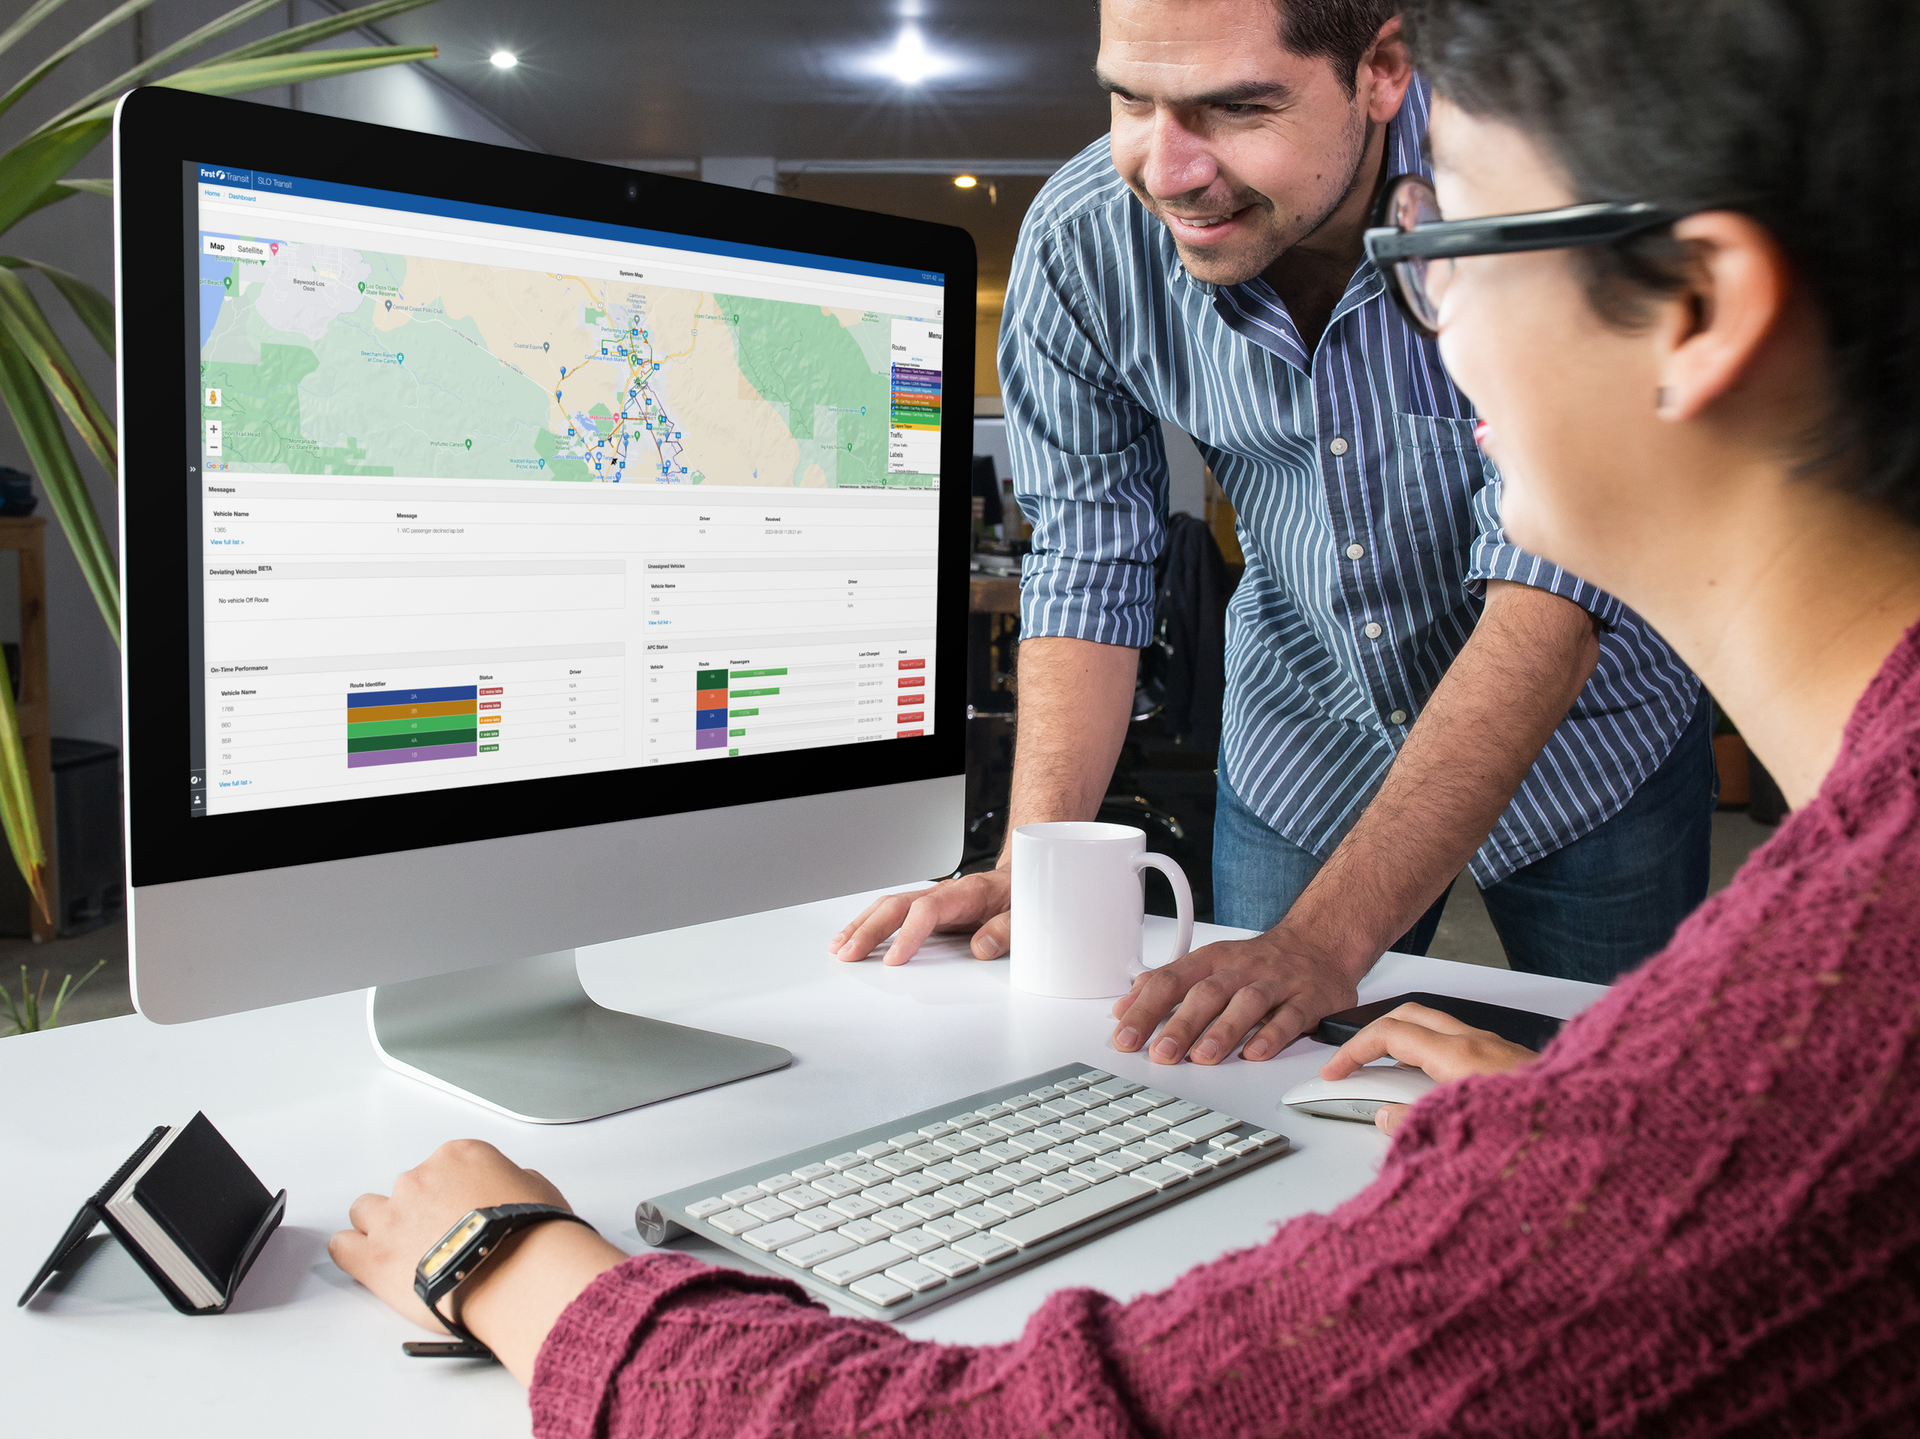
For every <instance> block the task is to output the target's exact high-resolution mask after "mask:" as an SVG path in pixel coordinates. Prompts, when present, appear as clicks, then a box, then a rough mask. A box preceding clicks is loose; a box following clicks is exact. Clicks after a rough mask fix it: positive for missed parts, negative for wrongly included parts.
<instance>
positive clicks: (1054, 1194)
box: [1013, 1184, 1062, 1208]
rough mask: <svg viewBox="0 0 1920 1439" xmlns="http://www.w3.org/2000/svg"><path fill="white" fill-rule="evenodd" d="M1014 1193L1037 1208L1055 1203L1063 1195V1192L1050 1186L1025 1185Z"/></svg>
mask: <svg viewBox="0 0 1920 1439" xmlns="http://www.w3.org/2000/svg"><path fill="white" fill-rule="evenodd" d="M1013 1192H1014V1193H1015V1194H1017V1195H1019V1196H1020V1197H1021V1198H1022V1199H1024V1200H1026V1201H1027V1203H1029V1204H1031V1205H1033V1206H1035V1207H1036V1208H1037V1207H1038V1206H1040V1205H1042V1204H1051V1203H1053V1201H1054V1200H1056V1199H1058V1198H1059V1197H1060V1195H1061V1193H1062V1191H1061V1190H1058V1189H1055V1188H1054V1187H1053V1186H1052V1185H1049V1184H1023V1185H1021V1186H1020V1187H1019V1188H1018V1189H1016V1190H1014V1191H1013Z"/></svg>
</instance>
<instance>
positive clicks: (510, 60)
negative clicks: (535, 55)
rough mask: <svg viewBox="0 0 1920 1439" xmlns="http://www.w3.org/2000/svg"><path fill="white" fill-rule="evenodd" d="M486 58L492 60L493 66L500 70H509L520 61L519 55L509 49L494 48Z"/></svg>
mask: <svg viewBox="0 0 1920 1439" xmlns="http://www.w3.org/2000/svg"><path fill="white" fill-rule="evenodd" d="M488 58H489V59H491V60H492V61H493V63H494V66H495V68H497V69H501V70H511V69H512V68H513V67H514V66H515V65H518V64H519V63H520V57H519V56H518V55H516V54H514V53H513V51H511V50H495V51H494V52H493V54H492V55H490V56H489V57H488Z"/></svg>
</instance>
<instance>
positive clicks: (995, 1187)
mask: <svg viewBox="0 0 1920 1439" xmlns="http://www.w3.org/2000/svg"><path fill="white" fill-rule="evenodd" d="M967 1188H969V1189H971V1190H972V1191H973V1192H974V1193H975V1194H979V1195H983V1196H985V1197H986V1198H989V1199H991V1198H992V1197H993V1196H994V1195H996V1194H1005V1193H1006V1192H1007V1191H1008V1190H1009V1189H1012V1188H1013V1185H1011V1184H1009V1183H1007V1181H1006V1180H1004V1179H1002V1178H1001V1177H1000V1176H999V1175H997V1174H976V1175H974V1176H973V1178H971V1179H969V1180H968V1181H967ZM782 1207H783V1208H784V1207H785V1206H784V1205H783V1206H782ZM789 1212H791V1211H789Z"/></svg>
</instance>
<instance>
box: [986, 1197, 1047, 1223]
mask: <svg viewBox="0 0 1920 1439" xmlns="http://www.w3.org/2000/svg"><path fill="white" fill-rule="evenodd" d="M985 1207H986V1208H988V1209H991V1210H992V1211H993V1212H994V1213H996V1214H1004V1215H1006V1216H1007V1218H1009V1219H1012V1218H1014V1217H1015V1216H1016V1215H1021V1214H1028V1213H1031V1212H1032V1211H1033V1210H1035V1209H1038V1208H1039V1207H1040V1206H1039V1205H1037V1204H1035V1203H1034V1202H1033V1201H1032V1200H1031V1199H1022V1198H1021V1197H1020V1196H1019V1195H1018V1194H1013V1193H1007V1194H996V1195H994V1196H993V1198H991V1199H989V1200H988V1201H987V1202H986V1206H985Z"/></svg>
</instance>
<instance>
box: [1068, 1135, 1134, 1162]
mask: <svg viewBox="0 0 1920 1439" xmlns="http://www.w3.org/2000/svg"><path fill="white" fill-rule="evenodd" d="M1132 1138H1133V1136H1132V1135H1122V1136H1118V1137H1116V1136H1115V1135H1112V1134H1109V1133H1108V1132H1107V1131H1106V1130H1104V1129H1103V1130H1101V1131H1100V1132H1099V1133H1098V1134H1083V1135H1081V1136H1080V1137H1079V1138H1078V1139H1076V1140H1074V1141H1073V1143H1074V1146H1075V1147H1076V1148H1079V1149H1085V1150H1088V1151H1090V1152H1091V1153H1092V1154H1094V1155H1095V1156H1096V1157H1097V1156H1099V1155H1102V1154H1111V1153H1113V1151H1114V1150H1116V1149H1118V1148H1119V1147H1120V1146H1121V1145H1123V1144H1128V1143H1131V1142H1132Z"/></svg>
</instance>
